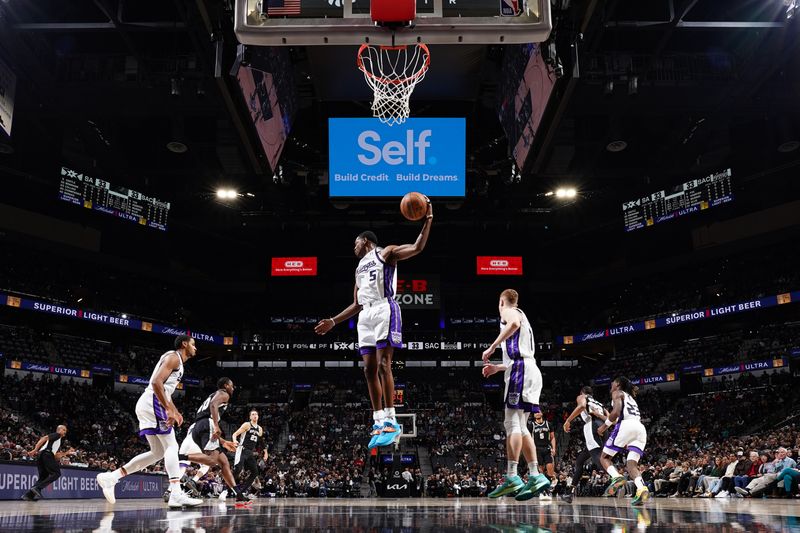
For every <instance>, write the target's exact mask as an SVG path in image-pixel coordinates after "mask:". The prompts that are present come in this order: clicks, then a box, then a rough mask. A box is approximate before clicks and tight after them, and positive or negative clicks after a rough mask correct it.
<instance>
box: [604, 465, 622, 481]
mask: <svg viewBox="0 0 800 533" xmlns="http://www.w3.org/2000/svg"><path fill="white" fill-rule="evenodd" d="M606 472H608V475H609V476H611V477H612V479H613V478H615V477H619V471H618V470H617V469H616V468H614V465H611V466H609V467H608V469H607V470H606Z"/></svg>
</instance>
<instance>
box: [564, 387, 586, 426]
mask: <svg viewBox="0 0 800 533" xmlns="http://www.w3.org/2000/svg"><path fill="white" fill-rule="evenodd" d="M576 401H577V402H578V405H577V406H576V407H575V409H573V410H572V412H571V413H570V414H569V416H568V417H567V419H566V420H565V421H564V431H565V432H567V433H569V431H570V429H571V428H570V423H571V422H572V421H573V420H575V419H576V418H578V417H579V416H580V414H581V413H582V412H583V411H585V410H586V396H584V395H583V394H581V395H579V396H578V398H577V400H576Z"/></svg>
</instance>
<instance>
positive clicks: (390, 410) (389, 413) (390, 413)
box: [383, 407, 397, 422]
mask: <svg viewBox="0 0 800 533" xmlns="http://www.w3.org/2000/svg"><path fill="white" fill-rule="evenodd" d="M383 411H384V413H386V420H388V421H390V422H397V420H396V419H395V412H394V407H387V408H386V409H384V410H383Z"/></svg>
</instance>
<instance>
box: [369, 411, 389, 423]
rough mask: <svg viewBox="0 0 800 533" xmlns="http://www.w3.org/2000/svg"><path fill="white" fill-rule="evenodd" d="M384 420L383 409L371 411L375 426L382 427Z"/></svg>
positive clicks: (384, 412)
mask: <svg viewBox="0 0 800 533" xmlns="http://www.w3.org/2000/svg"><path fill="white" fill-rule="evenodd" d="M384 418H386V411H384V410H383V409H381V410H380V411H373V412H372V420H373V421H374V422H375V423H376V424H378V425H382V424H383V419H384Z"/></svg>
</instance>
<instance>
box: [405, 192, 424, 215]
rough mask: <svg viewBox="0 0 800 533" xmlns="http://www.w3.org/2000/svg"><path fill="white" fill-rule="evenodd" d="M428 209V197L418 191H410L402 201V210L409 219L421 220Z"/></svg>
mask: <svg viewBox="0 0 800 533" xmlns="http://www.w3.org/2000/svg"><path fill="white" fill-rule="evenodd" d="M427 211H428V198H427V197H426V196H425V195H424V194H421V193H418V192H410V193H408V194H406V195H405V196H403V199H402V200H401V201H400V212H401V213H402V214H403V216H404V217H406V218H407V219H408V220H419V219H421V218H422V217H424V216H425V213H426V212H427Z"/></svg>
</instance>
